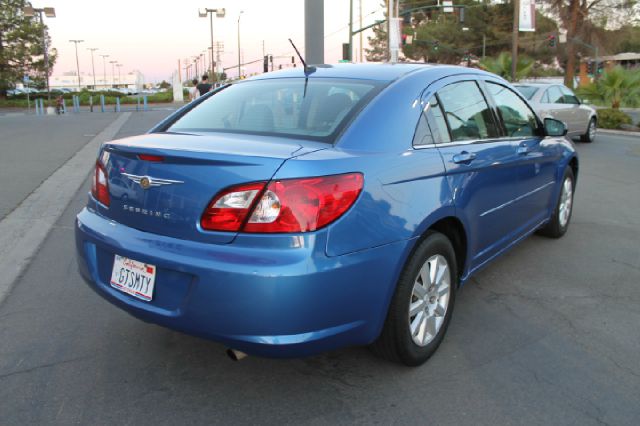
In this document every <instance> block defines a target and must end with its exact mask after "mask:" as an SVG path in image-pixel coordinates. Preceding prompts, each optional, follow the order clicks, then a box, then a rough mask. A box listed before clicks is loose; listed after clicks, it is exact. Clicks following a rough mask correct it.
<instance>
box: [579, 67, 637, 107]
mask: <svg viewBox="0 0 640 426" xmlns="http://www.w3.org/2000/svg"><path fill="white" fill-rule="evenodd" d="M578 93H579V94H580V96H583V97H585V98H587V99H589V100H595V101H600V102H602V103H606V104H610V105H611V108H613V109H618V108H620V106H621V105H622V104H624V105H626V106H629V107H634V106H638V105H639V104H640V71H638V70H626V69H624V68H622V67H620V66H618V67H615V68H613V69H610V70H608V71H607V72H605V73H604V75H603V76H602V77H601V78H599V79H598V80H596V82H595V83H592V84H590V85H588V86H586V87H582V88H580V89H579V90H578Z"/></svg>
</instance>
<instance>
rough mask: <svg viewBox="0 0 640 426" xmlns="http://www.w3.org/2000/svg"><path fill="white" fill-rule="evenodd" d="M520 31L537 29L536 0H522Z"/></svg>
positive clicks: (519, 18)
mask: <svg viewBox="0 0 640 426" xmlns="http://www.w3.org/2000/svg"><path fill="white" fill-rule="evenodd" d="M518 20H519V22H520V25H519V30H520V31H535V30H536V0H520V16H519V17H518Z"/></svg>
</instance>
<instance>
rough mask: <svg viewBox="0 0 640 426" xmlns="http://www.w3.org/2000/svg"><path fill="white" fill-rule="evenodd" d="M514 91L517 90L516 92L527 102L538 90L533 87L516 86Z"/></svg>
mask: <svg viewBox="0 0 640 426" xmlns="http://www.w3.org/2000/svg"><path fill="white" fill-rule="evenodd" d="M516 89H518V91H519V92H520V93H522V96H524V97H525V98H526V99H527V100H528V101H530V100H531V99H533V95H535V94H536V92H537V91H538V88H537V87H533V86H516Z"/></svg>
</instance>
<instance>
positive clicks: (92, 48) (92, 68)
mask: <svg viewBox="0 0 640 426" xmlns="http://www.w3.org/2000/svg"><path fill="white" fill-rule="evenodd" d="M87 50H90V51H91V70H92V71H93V90H96V89H97V87H96V64H95V62H94V61H93V52H95V51H96V50H98V48H97V47H89V48H87Z"/></svg>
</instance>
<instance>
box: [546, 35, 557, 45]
mask: <svg viewBox="0 0 640 426" xmlns="http://www.w3.org/2000/svg"><path fill="white" fill-rule="evenodd" d="M547 42H548V44H549V47H556V36H555V35H554V34H551V35H550V36H549V37H547Z"/></svg>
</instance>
